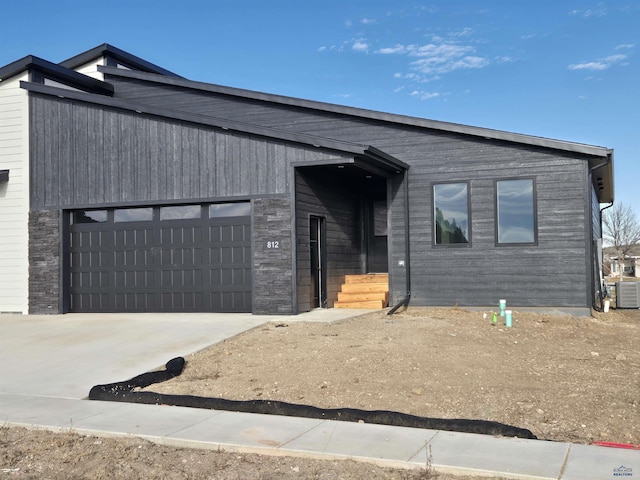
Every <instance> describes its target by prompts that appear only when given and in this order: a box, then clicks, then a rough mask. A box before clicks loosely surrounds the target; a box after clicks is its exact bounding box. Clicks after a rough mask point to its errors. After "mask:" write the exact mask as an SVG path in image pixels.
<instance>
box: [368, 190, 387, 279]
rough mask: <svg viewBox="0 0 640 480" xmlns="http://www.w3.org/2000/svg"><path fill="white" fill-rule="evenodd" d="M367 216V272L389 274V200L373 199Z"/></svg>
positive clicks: (382, 198) (370, 201) (369, 203)
mask: <svg viewBox="0 0 640 480" xmlns="http://www.w3.org/2000/svg"><path fill="white" fill-rule="evenodd" d="M367 209H368V214H367V228H366V230H367V272H368V273H387V272H388V271H389V265H388V258H387V257H388V256H387V200H386V198H384V197H382V196H380V197H373V198H371V199H370V200H369V202H368V208H367Z"/></svg>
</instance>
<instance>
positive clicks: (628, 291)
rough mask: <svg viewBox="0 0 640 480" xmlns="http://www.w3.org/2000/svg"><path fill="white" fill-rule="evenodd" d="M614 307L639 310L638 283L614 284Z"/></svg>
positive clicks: (639, 291)
mask: <svg viewBox="0 0 640 480" xmlns="http://www.w3.org/2000/svg"><path fill="white" fill-rule="evenodd" d="M616 307H617V308H640V282H616Z"/></svg>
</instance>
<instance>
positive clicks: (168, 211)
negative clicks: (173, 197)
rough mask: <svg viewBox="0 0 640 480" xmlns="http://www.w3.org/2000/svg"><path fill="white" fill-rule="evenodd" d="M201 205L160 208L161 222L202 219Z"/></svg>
mask: <svg viewBox="0 0 640 480" xmlns="http://www.w3.org/2000/svg"><path fill="white" fill-rule="evenodd" d="M201 211H202V207H201V206H200V205H175V206H172V207H161V208H160V220H185V219H194V218H195V219H197V218H200V212H201Z"/></svg>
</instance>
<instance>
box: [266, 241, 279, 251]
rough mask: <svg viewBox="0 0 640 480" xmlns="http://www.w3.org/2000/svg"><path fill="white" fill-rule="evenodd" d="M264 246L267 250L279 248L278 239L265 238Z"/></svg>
mask: <svg viewBox="0 0 640 480" xmlns="http://www.w3.org/2000/svg"><path fill="white" fill-rule="evenodd" d="M265 246H266V247H267V250H276V249H279V248H280V240H267V242H266V244H265Z"/></svg>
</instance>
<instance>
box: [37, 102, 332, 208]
mask: <svg viewBox="0 0 640 480" xmlns="http://www.w3.org/2000/svg"><path fill="white" fill-rule="evenodd" d="M31 108H32V111H33V114H32V115H31V122H32V131H33V132H34V134H33V135H32V136H31V169H32V171H31V174H32V192H31V205H32V207H51V206H56V207H67V206H68V207H74V206H90V205H96V204H97V205H100V204H128V203H134V202H138V203H139V202H148V201H178V200H187V201H193V200H194V199H210V198H232V197H247V196H262V195H270V194H284V193H287V192H290V185H289V175H288V170H289V165H290V164H291V163H292V162H295V163H303V162H312V161H323V160H327V159H335V158H338V157H339V155H338V154H334V153H332V152H326V151H323V150H320V149H316V148H313V147H308V148H306V147H304V146H301V145H292V144H287V143H285V142H278V141H274V140H270V141H268V140H266V139H262V138H258V137H250V136H246V135H242V134H235V133H231V132H227V131H224V130H221V129H213V128H203V127H199V126H196V125H193V124H187V123H184V122H178V121H176V122H170V121H166V120H162V119H157V118H152V117H149V116H146V115H137V114H132V113H129V112H122V111H116V110H109V109H104V108H102V107H99V106H93V105H89V104H83V103H81V102H73V101H70V100H65V99H58V98H55V97H41V96H38V95H32V96H31Z"/></svg>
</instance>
